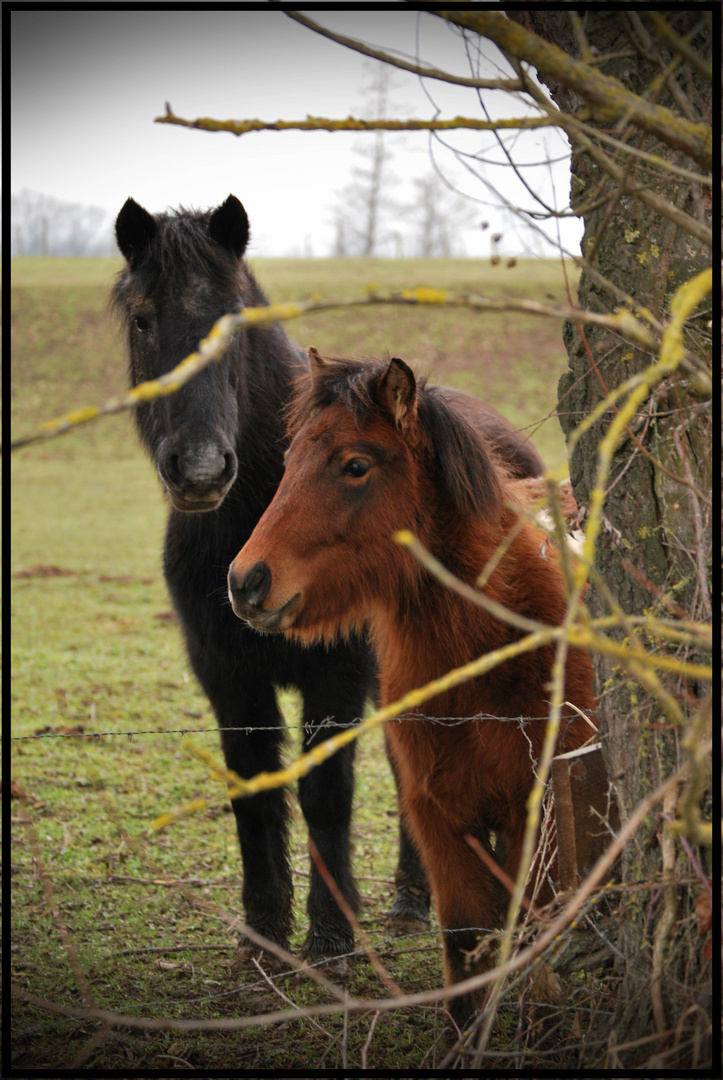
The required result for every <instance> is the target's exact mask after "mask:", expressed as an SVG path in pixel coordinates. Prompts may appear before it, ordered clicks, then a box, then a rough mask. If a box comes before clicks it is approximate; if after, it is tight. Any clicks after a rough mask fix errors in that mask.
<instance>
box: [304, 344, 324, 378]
mask: <svg viewBox="0 0 723 1080" xmlns="http://www.w3.org/2000/svg"><path fill="white" fill-rule="evenodd" d="M307 355H308V357H309V364H310V365H311V374H312V375H317V374H318V373H319V372H320V371H323V370H324V368H325V367H326V360H325V359H324V357H323V356H321V355H320V354H319V351H318V350H317V349H315V348H314V346H313V345H312V346H311V348H310V349H309V350H308V354H307Z"/></svg>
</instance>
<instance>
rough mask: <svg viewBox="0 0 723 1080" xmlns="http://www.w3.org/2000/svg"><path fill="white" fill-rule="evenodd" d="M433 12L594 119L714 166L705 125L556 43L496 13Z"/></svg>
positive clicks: (710, 144)
mask: <svg viewBox="0 0 723 1080" xmlns="http://www.w3.org/2000/svg"><path fill="white" fill-rule="evenodd" d="M431 13H432V14H433V15H438V16H439V17H440V18H443V19H446V20H447V22H451V23H454V24H455V26H463V27H466V28H467V29H469V30H474V31H476V33H478V34H481V35H482V37H486V38H489V39H490V41H494V43H495V45H497V47H498V48H499V49H501V50H502V52H504V53H505V54H506V55H509V56H513V57H515V58H516V59H518V60H523V61H525V63H528V64H532V65H534V67H536V68H537V70H538V71H540V72H542V73H543V74H550V75H554V76H555V78H556V79H558V80H559V81H560V82H561V83H562V84H563V85H564V86H566V87H568V88H569V89H571V90H574V91H575V93H577V94H579V95H580V97H581V98H583V100H585V101H587V102H589V103H590V105H592V106H593V107H594V109H595V119H596V120H603V121H609V122H610V121H612V122H613V123H615V122H617V121H619V120H624V121H625V123H626V124H632V125H633V126H634V127H639V128H642V130H643V131H647V132H649V133H650V134H652V135H656V136H657V137H658V138H659V139H660V140H661V141H662V142H664V143H666V144H667V145H668V146H672V147H675V148H676V149H678V150H682V151H683V152H684V153H686V154H689V155H690V157H692V158H693V159H694V161H697V162H698V164H699V165H702V166H704V167H705V168H709V169H710V168H711V167H712V164H713V133H712V131H711V129H710V128H709V127H708V126H707V125H706V124H693V123H691V122H690V121H689V120H684V119H682V118H681V117H680V116H678V115H677V114H676V113H674V112H672V111H671V110H670V109H666V108H664V107H663V106H662V105H653V104H651V103H650V102H648V101H645V100H644V99H643V98H641V97H638V95H637V94H632V93H630V91H629V90H626V89H625V87H624V86H623V85H622V84H621V83H620V82H619V81H618V80H617V79H613V78H611V77H610V76H608V75H601V74H600V72H599V71H597V70H596V68H594V67H592V66H591V65H590V64H585V63H583V62H582V61H580V60H574V59H573V58H572V57H571V56H569V55H568V54H567V53H566V52H564V51H563V50H562V49H560V48H559V47H558V46H557V45H552V44H550V43H549V42H546V41H544V40H543V39H542V38H541V37H538V35H537V34H533V33H531V32H530V31H529V30H526V29H525V28H524V27H523V26H520V25H519V24H518V23H515V22H512V21H511V20H510V19H507V18H506V17H505V16H504V15H501V14H500V13H498V12H496V11H469V12H467V11H432V12H431Z"/></svg>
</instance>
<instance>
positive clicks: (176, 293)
mask: <svg viewBox="0 0 723 1080" xmlns="http://www.w3.org/2000/svg"><path fill="white" fill-rule="evenodd" d="M248 236H249V227H248V219H247V216H246V212H245V210H244V208H243V206H242V205H241V203H240V202H239V201H238V199H236V198H235V197H234V196H230V197H229V198H228V199H227V200H226V202H225V203H224V204H223V205H222V206H220V207H218V208H217V209H216V210H214V211H212V212H211V211H208V212H206V213H192V212H186V211H183V210H180V211H178V212H177V213H174V214H162V215H159V216H157V217H154V216H152V215H151V214H149V213H148V212H147V211H146V210H144V209H143V208H142V207H141V206H139V205H138V204H137V203H136V202H134V201H133V200H132V199H129V200H128V201H127V202H126V204H125V205H124V207H123V209H122V210H121V212H120V214H119V215H118V219H117V221H116V237H117V241H118V246H119V247H120V250H121V251H122V253H123V255H124V256H125V258H126V260H127V262H126V266H125V268H124V269H123V271H122V272H121V274H120V275H119V277H118V280H117V282H116V284H115V287H114V289H113V294H112V302H113V306H114V308H115V310H116V311H117V312H118V314H119V315H120V317H121V320H122V322H123V324H124V326H125V328H126V331H127V335H128V343H129V352H130V376H131V382H132V384H133V385H136V384H137V383H139V382H141V381H143V380H146V379H152V378H155V377H157V376H159V375H161V374H163V373H164V372H167V371H169V370H170V369H171V368H172V367H174V366H175V365H176V364H177V363H178V362H179V361H180V360H182V359H183V357H184V356H186V355H188V354H189V353H191V352H193V350H194V349H195V348H196V346H197V345H198V342H199V340H200V339H201V338H203V337H205V336H206V334H207V333H208V331H209V330H210V329H211V327H212V325H213V323H214V322H215V321H216V320H217V319H218V318H220V316H222V315H223V314H225V313H227V312H233V311H238V310H239V309H240V308H243V307H251V306H257V305H263V304H266V303H268V301H267V299H266V297H265V296H264V294H263V292H262V291H261V289H260V288H259V286H258V285H257V283H256V281H255V280H254V277H253V275H252V273H251V271H250V270H249V268H248V267H247V265H246V264H245V262H244V260H243V254H244V251H245V249H246V244H247V241H248ZM306 364H307V360H306V357H305V355H304V354H303V353H302V351H301V350H299V349H298V348H297V347H296V346H295V345H293V344H292V343H291V341H290V340H289V338H288V337H287V335H286V333H285V331H284V330H283V328H282V327H281V326H279V325H276V326H269V327H264V328H249V329H248V330H245V331H244V332H242V333H239V334H237V335H236V337H235V338H234V340H233V342H232V343H231V345H230V346H229V347H228V349H227V351H226V354H225V356H224V359H223V360H222V361H221V362H220V363H216V364H213V365H212V366H210V367H208V368H206V369H205V370H204V371H203V372H201V373H200V374H199V375H197V376H196V377H195V378H194V379H192V380H191V381H190V383H189V384H188V385H187V386H186V387H184V388H183V389H182V390H181V391H179V392H178V393H176V394H173V395H171V396H169V397H164V398H161V399H159V400H156V401H154V402H152V403H151V404H148V405H144V406H141V407H140V408H139V409H137V410H136V420H137V425H138V430H139V433H140V436H141V439H142V441H143V443H144V445H145V447H146V449H147V450H148V452H149V453H150V455H151V457H152V459H153V461H154V463H155V466H156V468H157V470H158V473H159V475H160V477H161V480H162V481H163V485H164V487H165V489H166V492H167V494H168V496H169V498H170V502H171V506H170V511H169V516H168V526H167V530H166V542H165V552H164V568H165V576H166V581H167V583H168V588H169V590H170V593H171V597H172V599H173V604H174V607H175V609H176V612H177V613H178V616H179V618H180V621H181V625H182V627H183V632H184V635H185V639H186V646H187V648H188V655H189V658H190V661H191V664H192V666H193V670H194V671H195V673H196V676H197V677H198V679H199V681H200V683H201V685H202V687H203V689H204V691H205V692H206V694H207V695H208V697H209V699H210V701H211V705H212V706H213V709H214V712H215V714H216V718H217V721H218V724H219V727H220V732H221V741H222V746H223V752H224V756H225V759H226V763H227V765H228V767H229V768H231V769H234V770H235V771H236V772H237V773H238V774H239V775H240V776H243V777H250V776H253V775H255V774H256V773H258V772H261V771H274V770H276V769H278V768H280V767H281V750H282V746H283V741H284V727H283V722H282V718H281V715H280V712H279V709H278V706H277V702H276V693H275V687H277V686H295V687H297V688H298V689H299V690H300V691H301V694H302V696H303V702H304V706H303V726H304V737H303V747H304V750H308V749H309V748H310V747H311V746H313V745H314V744H315V743H316V742H320V741H322V740H323V739H324V738H328V736H329V734H331V733H332V731H331V730H330V729H329V727H328V726H326V727H325V726H322V724H323V721H324V720H325V719H326V718H331V719H332V720H333V721H334V722H336V723H338V724H352V723H354V722H355V721H356V720H358V718H359V717H360V716H361V715H362V713H363V710H364V704H365V700H366V699H367V697H368V696H373V695H374V693H375V676H376V666H375V661H374V657H373V655H372V653H371V652H370V649H369V647H368V646H367V645H366V644H365V643H364V642H362V641H354V642H351V643H344V644H340V645H338V646H337V647H335V648H333V649H327V648H326V647H325V646H323V645H320V646H317V647H315V648H311V649H304V648H301V647H300V646H295V645H290V644H288V643H287V642H286V641H284V640H283V638H280V637H271V636H262V635H261V634H258V633H256V632H255V631H253V630H251V629H250V628H249V627H248V626H247V625H246V624H245V623H243V622H241V621H240V620H239V619H237V618H236V617H235V615H234V613H233V611H232V610H231V607H230V605H229V603H228V599H227V586H226V575H227V573H228V567H229V563H230V562H231V560H232V559H233V558H234V556H235V555H236V553H237V552H238V550H239V548H240V547H242V546H243V544H244V543H245V542H246V540H247V539H248V537H249V536H250V535H251V532H252V531H253V528H254V526H255V524H256V522H257V521H258V519H259V518H260V517H261V515H262V513H263V512H264V510H265V509H266V507H267V506H268V504H269V502H270V501H271V499H272V497H273V495H274V492H275V491H276V488H277V486H278V483H279V480H280V479H281V474H282V472H283V454H284V450H285V445H286V444H285V440H284V427H283V422H282V419H281V416H280V414H281V412H282V410H283V408H284V406H285V405H286V403H287V401H288V398H289V396H290V393H291V388H292V383H293V380H294V377H295V376H297V375H298V374H299V373H300V372H302V371H303V370H304V369H305V367H306ZM244 729H251V730H244ZM353 759H354V748H353V744H352V746H349V747H346V748H345V749H343V750H341V751H340V752H338V753H337V754H335V755H334V756H333V757H332V758H330V759H329V760H328V761H327V762H326V763H324V764H323V765H319V766H317V767H316V768H315V769H313V770H312V771H311V772H310V773H309V775H308V776H306V777H304V778H303V779H301V780H300V781H299V802H300V804H301V809H302V811H303V814H304V818H305V819H306V823H307V825H308V828H309V833H310V835H311V837H312V839H313V840H314V843H315V844H316V847H317V849H318V851H319V853H320V855H321V858H322V859H323V861H324V863H325V865H326V867H327V869H328V871H329V873H330V874H331V876H332V877H333V878H334V880H335V881H336V884H337V886H338V887H339V889H340V890H341V892H342V894H343V896H344V897H345V899H346V900H347V902H348V903H349V904H350V905H351V907H352V909H354V910H356V909H357V908H358V903H359V895H358V892H357V888H356V885H355V882H354V878H353V876H352V872H351V865H350V843H349V829H350V822H351V806H352V793H353ZM233 809H234V813H235V815H236V825H237V828H238V835H239V841H240V844H241V856H242V860H243V871H244V873H243V902H244V907H245V911H246V921H247V923H248V925H249V926H250V927H251V928H252V929H253V930H255V931H257V932H258V933H260V934H263V935H264V936H265V937H267V938H270V939H271V941H274V942H277V943H278V944H279V945H282V946H284V947H285V948H286V947H288V941H289V933H290V930H291V926H292V882H291V869H290V865H289V860H288V853H287V832H288V807H287V797H286V794H285V793H284V792H283V791H281V790H276V791H269V792H265V793H262V794H259V795H255V796H253V797H252V798H242V799H235V800H234V802H233ZM396 881H397V887H398V891H397V896H396V900H395V905H394V908H393V910H392V916H394V918H395V919H397V920H398V921H399V923H400V924H401V923H403V922H404V921H405V920H407V921H409V922H410V923H414V922H424V921H425V920H426V919H427V917H428V908H429V892H428V889H427V885H426V881H425V879H424V874H423V872H422V870H421V867H420V865H419V861H418V859H417V857H416V854H415V852H414V849H413V848H412V846H411V845H410V843H409V842H408V840H407V838H406V835H405V834H404V832H403V831H402V835H401V844H400V861H399V867H398V869H397V878H396ZM308 914H309V931H308V935H307V937H306V941H305V943H304V953H305V954H306V955H307V956H309V957H321V956H333V955H338V954H340V953H345V952H348V951H349V950H350V949H351V948H352V946H353V933H352V930H351V927H350V926H349V923H348V922H347V919H346V918H345V916H344V915H343V914H342V912H341V910H340V909H339V907H338V906H337V904H336V902H335V900H334V899H333V897H332V895H331V893H330V892H329V890H328V888H327V886H326V885H325V884H324V882H323V880H322V878H321V876H320V874H319V873H318V871H317V869H316V866H315V865H313V864H312V866H311V887H310V891H309V899H308ZM245 943H246V942H245V941H244V940H243V939H242V944H245Z"/></svg>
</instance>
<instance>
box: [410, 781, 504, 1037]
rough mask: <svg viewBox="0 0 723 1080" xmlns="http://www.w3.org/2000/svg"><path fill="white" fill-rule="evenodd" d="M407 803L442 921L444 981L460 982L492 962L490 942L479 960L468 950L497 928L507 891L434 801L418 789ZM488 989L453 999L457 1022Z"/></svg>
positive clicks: (461, 1022)
mask: <svg viewBox="0 0 723 1080" xmlns="http://www.w3.org/2000/svg"><path fill="white" fill-rule="evenodd" d="M405 804H406V810H407V815H408V820H409V824H410V829H411V832H412V835H413V837H414V839H415V842H416V843H417V846H418V847H419V851H420V854H421V856H422V862H423V863H424V867H425V869H426V871H427V875H428V877H429V880H430V884H431V886H432V892H433V895H434V900H435V905H436V908H437V914H438V916H439V921H440V924H441V926H442V933H443V935H444V970H445V981H446V983H447V985H451V984H453V983H457V982H462V981H463V980H464V979H468V978H470V976H472V975H475V974H478V973H480V972H483V971H486V970H487V969H488V968H489V967H491V966H492V965H493V963H494V950H493V949H492V948H491V949H489V950H483V951H482V955H481V956H480V957H478V958H477V959H475V960H471V959H470V954H471V953H472V952H473V951H475V950H476V948H477V946H478V944H479V941H480V939H481V938H484V937H485V935H487V934H489V933H491V932H492V931H494V930H495V929H497V927H498V925H499V915H500V910H501V906H502V903H503V901H504V892H503V889H502V887H501V885H500V883H499V882H498V881H497V879H496V878H495V876H494V874H493V873H492V872H491V871H490V869H489V868H488V867H487V866H486V865H485V864H484V862H483V861H482V860H481V859H480V857H479V855H477V854H476V852H474V851H473V850H472V848H471V847H470V846H469V844H468V843H467V842H466V840H465V839H464V835H463V834H460V831H459V829H458V828H456V827H455V826H453V825H452V824H450V823H449V822H447V821H446V820H445V819H444V816H443V813H442V812H441V810H440V807H439V804H438V803H437V802H436V801H433V800H430V799H427V798H425V797H424V796H421V795H417V796H416V797H412V798H408V799H406V800H405ZM493 857H494V856H493ZM484 994H485V990H484V989H481V990H478V991H473V992H471V993H466V994H461V995H459V996H458V997H455V998H452V999H451V1001H450V1003H449V1009H450V1012H451V1013H452V1016H453V1017H454V1019H455V1021H456V1022H457V1023H458V1024H459V1025H462V1024H464V1022H465V1021H466V1020H467V1019H468V1018H469V1016H470V1015H471V1013H473V1012H474V1010H475V1009H477V1008H479V1007H480V1005H481V1004H482V1000H483V998H484Z"/></svg>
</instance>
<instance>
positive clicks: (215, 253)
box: [110, 206, 268, 320]
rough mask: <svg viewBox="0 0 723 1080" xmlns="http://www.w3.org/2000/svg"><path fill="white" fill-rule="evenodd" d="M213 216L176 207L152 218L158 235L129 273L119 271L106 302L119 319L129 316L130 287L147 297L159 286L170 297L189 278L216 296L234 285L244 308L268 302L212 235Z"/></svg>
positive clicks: (209, 212) (243, 265)
mask: <svg viewBox="0 0 723 1080" xmlns="http://www.w3.org/2000/svg"><path fill="white" fill-rule="evenodd" d="M213 213H214V211H213V210H206V211H198V210H186V209H185V208H184V207H183V206H179V207H178V209H177V210H172V211H170V212H169V213H165V214H157V215H155V217H154V220H155V223H156V226H157V232H156V234H155V235H154V237H153V238H152V239H151V241H150V243H149V244H148V247H147V250H145V251H144V253H143V255H142V257H141V258H140V259H139V260H138V262H137V263H135V264H134V266H133V270H132V273H131V272H129V267H128V266H125V267H124V268H123V269H122V270H121V271H120V273H119V274H118V276H117V278H116V281H115V284H114V286H113V290H112V293H111V297H110V303H111V306H112V308H113V309H114V310H115V312H116V313H117V314H118V315H120V316H121V318H122V319H124V320H125V319H127V316H128V295H129V290H130V288H131V283H132V284H133V285H134V286H135V287H136V288H138V287H140V288H141V289H142V291H143V292H144V294H145V295H148V296H150V295H153V294H154V293H155V291H156V289H157V287H158V286H159V284H162V286H163V289H164V292H165V293H166V294H167V295H169V296H173V295H178V294H179V293H180V292H181V291H182V290H183V289H184V287H187V285H188V281H189V278H190V277H191V276H197V277H199V278H203V279H204V280H206V281H208V282H209V283H210V285H211V286H212V288H213V289H214V290H218V292H219V293H220V294H224V293H228V292H229V286H230V284H232V283H235V284H237V285H238V292H239V293H240V292H241V291H243V299H244V304H245V306H247V307H248V306H252V305H254V306H255V305H263V304H266V303H268V300H267V298H266V295H265V294H264V292H263V290H262V289H261V287H260V286H259V284H258V283H257V282H256V279H255V278H254V276H253V274H252V273H251V270H250V269H249V267H248V266H247V264H246V262H245V261H241V260H240V259H239V258H238V257H237V256H236V255H235V254H234V253H233V251H231V250H229V249H228V248H226V247H223V246H222V245H221V244H219V243H217V242H216V241H215V240H213V239H212V237H211V236H210V233H209V222H210V220H211V217H212V215H213Z"/></svg>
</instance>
